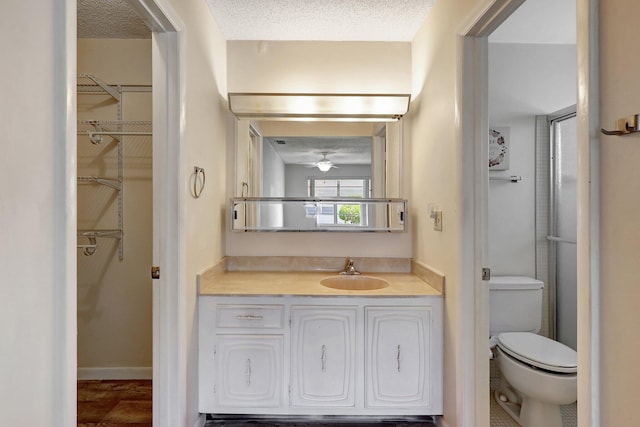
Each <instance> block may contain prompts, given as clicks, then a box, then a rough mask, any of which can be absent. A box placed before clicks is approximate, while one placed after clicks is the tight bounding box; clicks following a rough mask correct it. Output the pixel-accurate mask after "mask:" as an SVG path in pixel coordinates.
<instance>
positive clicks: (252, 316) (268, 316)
mask: <svg viewBox="0 0 640 427" xmlns="http://www.w3.org/2000/svg"><path fill="white" fill-rule="evenodd" d="M216 326H217V327H218V328H254V329H255V328H263V329H282V327H283V326H284V306H282V305H257V304H248V305H235V304H233V305H231V304H224V305H218V306H217V307H216Z"/></svg>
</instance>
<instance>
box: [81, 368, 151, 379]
mask: <svg viewBox="0 0 640 427" xmlns="http://www.w3.org/2000/svg"><path fill="white" fill-rule="evenodd" d="M152 376H153V368H152V367H151V366H149V367H118V368H78V379H79V380H150V379H152Z"/></svg>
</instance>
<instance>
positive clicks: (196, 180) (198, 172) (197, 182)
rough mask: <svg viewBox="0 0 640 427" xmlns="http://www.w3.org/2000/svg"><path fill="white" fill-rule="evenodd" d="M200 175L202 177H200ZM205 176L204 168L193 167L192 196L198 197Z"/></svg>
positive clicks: (202, 189) (202, 188) (200, 193)
mask: <svg viewBox="0 0 640 427" xmlns="http://www.w3.org/2000/svg"><path fill="white" fill-rule="evenodd" d="M200 177H202V178H200ZM206 179H207V176H206V174H205V173H204V169H203V168H201V167H198V166H194V167H193V197H195V198H196V199H199V198H200V196H201V195H202V191H204V184H205V182H206Z"/></svg>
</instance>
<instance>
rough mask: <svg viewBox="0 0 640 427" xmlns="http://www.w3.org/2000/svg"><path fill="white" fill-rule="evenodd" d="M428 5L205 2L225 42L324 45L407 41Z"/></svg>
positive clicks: (381, 0) (409, 0)
mask: <svg viewBox="0 0 640 427" xmlns="http://www.w3.org/2000/svg"><path fill="white" fill-rule="evenodd" d="M203 1H204V0H203ZM433 2H434V0H207V3H208V4H209V9H211V13H212V14H213V16H214V18H215V20H216V22H217V23H218V26H219V27H220V29H221V30H222V33H223V34H224V36H225V38H226V39H227V40H327V41H411V40H412V39H413V37H414V36H415V34H416V32H417V31H418V29H419V28H420V25H422V23H423V22H424V20H425V17H426V16H427V13H428V12H429V9H430V8H431V5H432V4H433Z"/></svg>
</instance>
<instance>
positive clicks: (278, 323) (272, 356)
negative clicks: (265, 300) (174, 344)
mask: <svg viewBox="0 0 640 427" xmlns="http://www.w3.org/2000/svg"><path fill="white" fill-rule="evenodd" d="M198 327H199V330H200V339H199V352H198V353H199V368H200V369H199V377H200V381H199V393H200V398H199V401H200V410H201V411H202V412H223V413H243V412H245V408H247V407H252V408H260V410H269V409H271V410H274V409H278V408H280V407H282V406H283V404H284V383H283V381H284V348H285V346H284V306H283V305H281V304H245V301H244V300H237V299H236V300H233V301H228V302H222V303H218V301H216V300H214V299H213V298H200V301H199V325H198Z"/></svg>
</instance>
